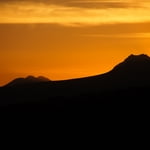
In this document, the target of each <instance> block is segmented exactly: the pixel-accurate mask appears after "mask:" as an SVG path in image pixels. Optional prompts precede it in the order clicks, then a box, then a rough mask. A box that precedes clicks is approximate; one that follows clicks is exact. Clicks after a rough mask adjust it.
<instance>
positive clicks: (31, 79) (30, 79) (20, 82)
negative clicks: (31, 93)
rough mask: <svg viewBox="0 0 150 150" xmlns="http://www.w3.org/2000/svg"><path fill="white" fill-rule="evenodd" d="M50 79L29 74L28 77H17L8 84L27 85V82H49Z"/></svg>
mask: <svg viewBox="0 0 150 150" xmlns="http://www.w3.org/2000/svg"><path fill="white" fill-rule="evenodd" d="M48 81H50V80H49V79H48V78H46V77H43V76H39V77H34V76H31V75H30V76H27V77H26V78H16V79H14V80H13V81H11V82H10V83H8V84H7V85H6V86H16V85H25V84H31V83H40V82H48Z"/></svg>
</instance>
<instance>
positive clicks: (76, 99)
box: [0, 54, 150, 111]
mask: <svg viewBox="0 0 150 150" xmlns="http://www.w3.org/2000/svg"><path fill="white" fill-rule="evenodd" d="M149 92H150V57H148V56H147V55H144V54H142V55H130V56H129V57H128V58H126V59H125V60H124V61H123V62H121V63H120V64H118V65H117V66H115V67H114V69H112V70H111V71H109V72H108V73H105V74H102V75H97V76H92V77H86V78H80V79H72V80H64V81H50V80H49V79H47V78H45V77H38V78H35V77H32V76H29V77H27V78H18V79H15V80H13V81H12V82H10V83H9V84H7V85H6V86H4V87H2V88H1V89H0V100H1V101H0V104H1V106H3V107H4V106H5V107H6V106H9V107H17V106H19V108H21V109H22V107H23V108H24V109H25V110H26V109H27V108H28V109H29V108H31V110H35V109H40V110H41V109H42V110H49V111H59V110H61V111H66V110H70V111H73V110H74V111H77V110H80V111H81V110H84V111H85V110H86V111H87V110H88V111H89V110H101V109H103V108H109V109H114V108H116V107H117V108H118V107H119V108H123V107H124V108H125V107H130V106H132V107H135V106H137V105H138V106H144V105H145V106H146V105H147V104H148V103H149V99H148V98H147V97H149ZM148 106H149V105H148ZM17 108H18V107H17Z"/></svg>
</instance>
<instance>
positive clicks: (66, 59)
mask: <svg viewBox="0 0 150 150" xmlns="http://www.w3.org/2000/svg"><path fill="white" fill-rule="evenodd" d="M149 9H150V2H149V1H148V0H127V1H123V0H96V1H95V0H94V1H91V0H71V1H70V0H0V71H1V72H0V86H3V85H5V84H7V83H8V82H10V81H11V80H13V79H15V78H18V77H26V76H28V75H33V76H41V75H42V76H46V77H48V78H49V79H50V80H66V79H73V78H81V77H87V76H93V75H98V74H102V73H106V72H108V71H110V70H111V69H112V68H113V67H115V65H117V64H118V63H120V62H122V61H123V60H124V59H125V58H126V57H128V56H129V55H130V54H135V55H138V54H143V53H144V54H147V55H150V28H149V26H150V12H149Z"/></svg>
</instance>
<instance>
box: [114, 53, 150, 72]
mask: <svg viewBox="0 0 150 150" xmlns="http://www.w3.org/2000/svg"><path fill="white" fill-rule="evenodd" d="M112 71H115V72H116V71H117V72H118V71H119V72H122V73H123V74H130V75H131V74H137V73H140V74H146V73H147V72H150V57H149V56H148V55H146V54H140V55H133V54H131V55H129V56H128V57H127V58H126V59H125V60H124V61H123V62H121V63H120V64H118V65H117V66H115V67H114V69H113V70H112Z"/></svg>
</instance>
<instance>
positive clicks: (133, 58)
mask: <svg viewBox="0 0 150 150" xmlns="http://www.w3.org/2000/svg"><path fill="white" fill-rule="evenodd" d="M144 60H149V61H150V57H149V56H148V55H146V54H139V55H134V54H131V55H129V56H128V57H127V58H126V59H125V62H126V61H144Z"/></svg>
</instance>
